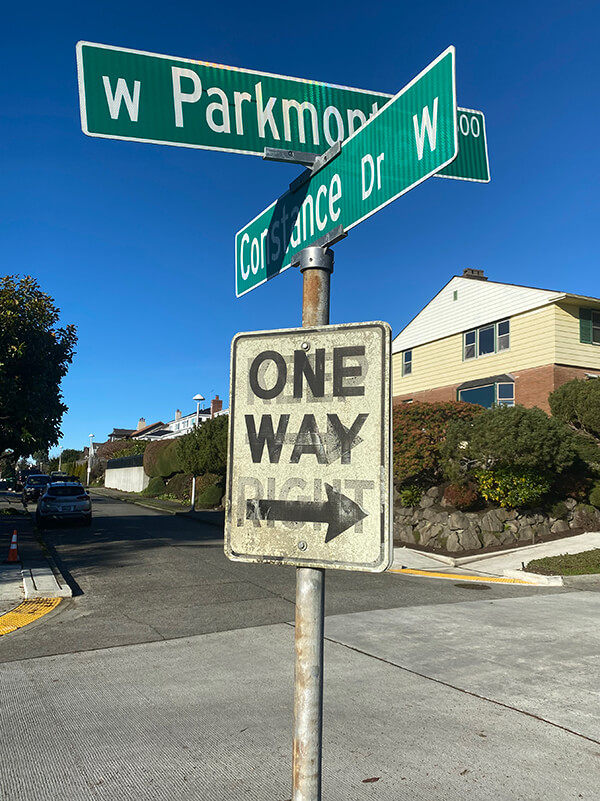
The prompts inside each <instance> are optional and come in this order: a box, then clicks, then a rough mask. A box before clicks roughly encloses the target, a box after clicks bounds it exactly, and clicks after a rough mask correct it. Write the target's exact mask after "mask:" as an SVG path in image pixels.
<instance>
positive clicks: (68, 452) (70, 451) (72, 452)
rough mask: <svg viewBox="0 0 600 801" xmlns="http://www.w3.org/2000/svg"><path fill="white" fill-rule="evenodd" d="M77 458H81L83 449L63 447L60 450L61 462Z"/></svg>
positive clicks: (76, 459) (64, 462)
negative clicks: (62, 449) (61, 450)
mask: <svg viewBox="0 0 600 801" xmlns="http://www.w3.org/2000/svg"><path fill="white" fill-rule="evenodd" d="M79 459H83V451H78V450H76V449H75V448H65V449H64V451H63V452H62V456H61V464H66V463H67V462H77V461H78V460H79Z"/></svg>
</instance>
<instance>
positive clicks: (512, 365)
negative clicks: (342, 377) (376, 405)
mask: <svg viewBox="0 0 600 801" xmlns="http://www.w3.org/2000/svg"><path fill="white" fill-rule="evenodd" d="M554 327H555V308H554V306H553V305H548V306H543V307H542V308H540V309H535V310H534V311H530V312H527V313H525V314H520V315H517V316H515V317H511V318H510V349H509V350H507V351H502V352H501V353H493V354H490V355H489V356H481V357H479V358H478V359H469V361H467V362H465V361H463V358H462V348H463V335H462V334H455V335H453V336H450V337H446V338H444V339H439V340H437V341H436V342H429V343H427V344H425V345H419V346H418V347H415V348H413V349H412V374H411V375H409V376H402V354H401V353H395V354H394V355H393V357H392V387H393V395H394V396H396V395H407V394H410V393H411V392H420V391H422V390H426V389H433V388H434V387H444V386H449V385H451V384H462V382H463V381H470V380H474V379H478V378H485V377H487V376H493V375H499V374H501V373H512V372H514V371H515V370H526V369H528V368H530V367H541V366H542V365H544V364H552V363H554V362H555V361H556V359H555V344H556V337H555V332H554ZM577 339H579V329H578V335H577ZM581 347H588V348H589V347H592V346H590V345H588V346H583V345H582V346H581ZM597 350H598V351H600V348H597ZM599 364H600V362H599Z"/></svg>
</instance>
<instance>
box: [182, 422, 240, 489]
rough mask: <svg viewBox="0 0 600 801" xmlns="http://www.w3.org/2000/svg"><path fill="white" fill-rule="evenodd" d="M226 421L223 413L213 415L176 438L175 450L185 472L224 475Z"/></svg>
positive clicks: (225, 467)
mask: <svg viewBox="0 0 600 801" xmlns="http://www.w3.org/2000/svg"><path fill="white" fill-rule="evenodd" d="M228 422H229V418H228V416H227V415H225V414H223V415H220V416H219V417H214V418H213V419H212V420H207V421H206V422H205V423H202V425H200V426H199V427H198V428H194V429H193V431H191V432H190V433H189V434H186V435H185V436H184V437H181V438H180V439H179V440H177V451H178V453H179V458H180V460H181V464H182V465H183V469H184V471H185V472H186V473H191V474H192V475H197V476H199V475H202V474H203V473H216V474H217V475H220V476H224V475H225V473H226V471H227V436H228V434H227V428H228Z"/></svg>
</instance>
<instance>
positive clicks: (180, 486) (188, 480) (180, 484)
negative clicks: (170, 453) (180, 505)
mask: <svg viewBox="0 0 600 801" xmlns="http://www.w3.org/2000/svg"><path fill="white" fill-rule="evenodd" d="M166 492H167V495H171V496H172V497H173V498H175V499H176V500H178V501H186V502H187V503H189V501H190V498H191V497H192V477H191V476H188V475H186V474H185V473H175V475H174V476H173V477H172V478H170V479H169V480H168V481H167V489H166Z"/></svg>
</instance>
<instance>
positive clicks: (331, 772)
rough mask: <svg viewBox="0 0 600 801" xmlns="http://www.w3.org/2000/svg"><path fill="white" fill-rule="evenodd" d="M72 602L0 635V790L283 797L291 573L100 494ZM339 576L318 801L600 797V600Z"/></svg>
mask: <svg viewBox="0 0 600 801" xmlns="http://www.w3.org/2000/svg"><path fill="white" fill-rule="evenodd" d="M95 512H96V517H95V520H94V524H93V527H92V529H91V530H89V529H83V528H58V529H55V530H51V531H50V532H49V533H48V537H47V539H48V541H49V542H50V543H51V544H52V547H53V549H54V551H55V554H56V556H57V558H58V559H59V560H60V562H61V564H62V565H63V568H64V569H65V570H68V571H69V573H70V575H71V576H72V580H73V582H75V583H76V584H75V585H74V586H76V588H78V590H77V591H78V592H79V594H78V595H75V597H74V598H73V599H71V600H68V601H63V602H62V603H61V604H60V606H59V607H58V608H57V610H55V611H54V612H51V613H50V614H48V615H46V616H45V617H44V618H42V619H40V620H39V621H38V622H37V623H35V624H32V625H31V626H27V627H25V628H24V629H21V630H19V631H17V632H14V633H13V634H10V635H7V636H5V637H2V638H0V660H2V664H0V686H1V687H2V694H3V703H2V704H1V705H0V733H1V734H2V737H3V743H4V764H3V770H2V773H1V775H0V797H1V798H6V799H11V801H12V799H17V798H18V799H20V800H21V799H23V800H24V801H34V800H35V801H54V799H61V801H62V800H63V799H64V800H65V801H71V799H72V801H87V800H88V799H94V800H96V799H102V800H103V801H104V799H106V801H112V800H113V799H115V800H116V799H119V801H123V799H125V800H126V801H129V799H131V801H133V800H134V799H135V801H139V800H140V799H142V800H144V799H148V801H150V799H153V800H154V799H159V800H160V799H165V801H167V800H168V801H174V800H175V799H193V800H195V799H202V801H204V800H205V799H206V800H207V801H213V800H214V801H226V800H227V801H230V799H257V800H258V799H261V800H263V799H270V800H271V801H287V799H289V798H290V797H291V791H290V778H291V732H292V701H293V647H294V646H293V639H294V629H293V625H291V623H290V621H292V620H293V598H294V572H293V570H290V569H286V568H280V567H268V566H266V567H257V566H253V565H240V564H234V563H230V562H228V561H227V560H226V559H225V557H224V556H223V551H222V539H220V538H219V534H220V532H219V530H218V529H216V528H215V527H210V526H202V525H199V524H197V523H194V522H190V521H187V520H181V519H179V518H173V517H171V516H169V515H165V514H158V513H153V512H150V511H147V510H144V509H140V508H139V507H136V506H132V505H127V504H123V503H119V502H115V501H108V500H102V501H97V502H96V506H95ZM473 586H476V587H478V589H473V588H471V587H470V586H468V585H467V586H464V585H463V584H462V582H460V581H457V582H454V581H448V580H446V581H436V580H433V579H421V578H415V577H408V576H402V575H398V574H396V575H369V574H354V573H347V572H338V573H336V572H334V571H330V572H328V575H327V621H326V644H325V699H324V703H325V715H324V774H323V777H324V793H323V799H324V801H354V800H355V799H356V801H359V800H362V799H378V800H379V799H381V801H402V800H403V799H406V801H409V799H410V801H415V799H416V800H417V801H421V799H422V800H423V801H451V800H452V799H461V800H462V799H464V798H469V799H474V800H475V801H479V800H481V801H484V800H485V801H488V800H489V799H500V801H505V800H506V801H512V799H523V801H537V799H539V800H540V801H542V799H543V800H544V801H568V800H569V799H580V798H582V799H588V801H595V799H597V798H598V780H597V777H598V775H599V770H600V713H599V709H600V703H599V702H600V695H599V692H598V689H597V675H598V654H599V653H600V631H599V629H598V626H597V620H598V615H599V614H600V594H599V593H598V592H593V591H587V590H585V589H583V590H582V589H574V588H569V587H565V588H559V589H555V588H541V587H523V586H521V587H517V586H511V585H485V584H479V583H478V584H476V585H473Z"/></svg>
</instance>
